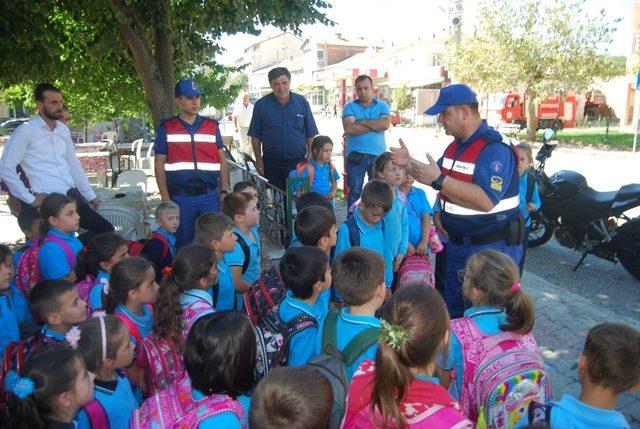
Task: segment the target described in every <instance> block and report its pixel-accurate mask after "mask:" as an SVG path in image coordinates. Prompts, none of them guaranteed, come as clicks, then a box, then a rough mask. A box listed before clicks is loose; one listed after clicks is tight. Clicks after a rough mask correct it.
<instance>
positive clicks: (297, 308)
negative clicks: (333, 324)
mask: <svg viewBox="0 0 640 429" xmlns="http://www.w3.org/2000/svg"><path fill="white" fill-rule="evenodd" d="M327 311H328V310H327V308H326V307H324V304H323V303H320V304H318V301H316V303H315V304H314V305H310V304H308V303H306V302H304V301H302V300H300V299H298V298H296V297H295V296H293V293H292V292H291V291H287V296H286V297H285V299H284V300H283V301H282V303H281V304H280V308H279V310H278V314H279V315H280V318H281V319H282V321H283V322H285V323H287V322H289V321H290V320H291V319H293V318H294V317H296V316H298V315H300V314H303V313H306V314H308V315H310V316H311V317H313V318H314V319H316V321H317V322H318V326H321V325H322V323H324V318H325V316H326V315H327ZM317 334H318V328H317V327H316V326H310V327H308V328H305V329H303V330H302V331H300V332H298V333H297V334H295V335H294V336H293V337H291V340H290V342H289V359H288V362H287V363H288V365H289V366H295V365H306V364H307V362H308V361H309V359H311V358H312V357H313V356H315V349H316V336H317Z"/></svg>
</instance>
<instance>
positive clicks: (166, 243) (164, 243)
mask: <svg viewBox="0 0 640 429" xmlns="http://www.w3.org/2000/svg"><path fill="white" fill-rule="evenodd" d="M151 238H152V239H154V238H156V239H158V240H160V242H161V243H162V260H164V258H166V257H167V255H168V254H169V251H170V250H171V245H170V244H169V240H168V239H167V237H166V236H165V235H164V234H160V233H159V232H154V233H153V235H152V236H151Z"/></svg>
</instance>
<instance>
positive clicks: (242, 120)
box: [233, 103, 253, 127]
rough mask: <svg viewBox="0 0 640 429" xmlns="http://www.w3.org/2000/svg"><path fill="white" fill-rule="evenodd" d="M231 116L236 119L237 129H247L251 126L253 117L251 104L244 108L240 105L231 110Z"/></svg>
mask: <svg viewBox="0 0 640 429" xmlns="http://www.w3.org/2000/svg"><path fill="white" fill-rule="evenodd" d="M233 116H236V117H237V118H238V126H239V127H248V126H249V125H251V117H252V116H253V104H252V103H249V104H247V105H246V106H245V105H244V103H240V105H238V106H236V108H235V109H234V110H233Z"/></svg>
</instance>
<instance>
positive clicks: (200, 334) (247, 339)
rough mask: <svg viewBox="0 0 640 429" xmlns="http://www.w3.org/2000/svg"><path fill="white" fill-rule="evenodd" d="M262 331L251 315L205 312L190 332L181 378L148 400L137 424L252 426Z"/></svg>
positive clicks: (134, 425) (137, 414)
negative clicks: (258, 340)
mask: <svg viewBox="0 0 640 429" xmlns="http://www.w3.org/2000/svg"><path fill="white" fill-rule="evenodd" d="M256 353H257V348H256V336H255V331H254V329H253V325H252V324H251V321H250V320H249V317H247V316H246V315H245V314H242V313H239V312H235V311H229V312H227V311H223V312H220V313H213V314H207V315H205V316H202V317H200V318H199V319H198V320H197V321H196V322H195V323H194V324H193V326H192V327H191V331H190V332H189V336H188V337H187V343H186V350H185V354H184V364H185V368H186V371H187V376H185V377H184V378H183V379H182V380H181V381H179V382H177V383H175V384H173V385H172V386H171V387H169V388H168V389H165V390H162V391H160V392H158V393H156V394H155V395H153V396H152V397H150V398H149V399H147V400H146V401H145V402H144V403H143V404H142V406H141V407H140V409H139V410H137V411H135V412H134V415H133V419H132V422H131V428H134V429H137V428H160V427H162V428H167V429H169V428H199V429H211V428H243V429H245V428H247V427H248V418H247V415H248V412H249V405H250V402H251V397H250V394H251V391H252V390H253V388H254V387H255V385H256V379H255V374H254V373H255V365H256Z"/></svg>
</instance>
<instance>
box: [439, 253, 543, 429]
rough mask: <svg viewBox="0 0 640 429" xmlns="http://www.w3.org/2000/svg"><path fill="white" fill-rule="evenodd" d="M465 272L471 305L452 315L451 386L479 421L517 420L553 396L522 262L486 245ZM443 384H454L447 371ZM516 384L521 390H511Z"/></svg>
mask: <svg viewBox="0 0 640 429" xmlns="http://www.w3.org/2000/svg"><path fill="white" fill-rule="evenodd" d="M461 274H462V275H463V276H464V278H463V286H462V287H463V293H464V296H465V297H466V299H468V300H470V301H471V304H472V307H471V308H469V309H468V310H466V311H465V312H464V317H461V318H459V319H454V320H452V321H451V339H450V342H449V353H448V362H447V363H446V365H444V367H445V369H446V370H448V371H450V374H451V379H452V380H451V386H450V392H451V394H452V396H453V397H454V398H456V399H458V400H459V401H460V405H461V406H462V408H463V410H464V411H465V414H466V415H467V416H469V418H470V419H471V420H473V421H474V422H477V423H478V425H479V426H481V427H484V426H482V425H483V424H485V425H486V426H487V427H505V426H509V425H513V424H515V423H517V422H518V421H520V420H521V419H522V418H523V417H525V416H526V415H527V410H528V407H529V404H530V403H531V402H535V403H537V404H546V403H548V401H550V399H551V390H550V380H549V376H548V372H547V370H546V368H545V366H544V362H543V359H542V356H541V355H540V352H539V350H538V347H537V344H536V341H535V339H534V338H533V335H532V333H531V332H532V330H533V326H534V322H535V314H534V307H533V303H532V301H531V299H530V298H529V296H528V295H527V293H526V292H525V291H524V290H522V286H521V285H520V283H519V275H518V267H517V266H516V264H515V262H513V260H512V259H511V258H510V257H509V256H507V255H505V254H504V253H501V252H498V251H496V250H493V249H484V250H481V251H480V252H478V253H475V254H474V255H472V256H471V257H470V258H469V260H468V261H467V264H466V266H465V268H464V270H463V272H462V273H461ZM523 356H524V357H523ZM488 367H490V368H491V370H487V368H488ZM443 385H445V386H446V385H449V380H448V379H446V378H445V377H443ZM500 389H502V390H500ZM514 389H515V390H516V391H518V392H519V395H510V393H511V392H513V390H514ZM498 392H501V393H498ZM492 395H497V399H496V397H495V396H492ZM513 398H515V399H513ZM512 399H513V400H514V402H509V401H511V400H512ZM525 421H526V420H525Z"/></svg>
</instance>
